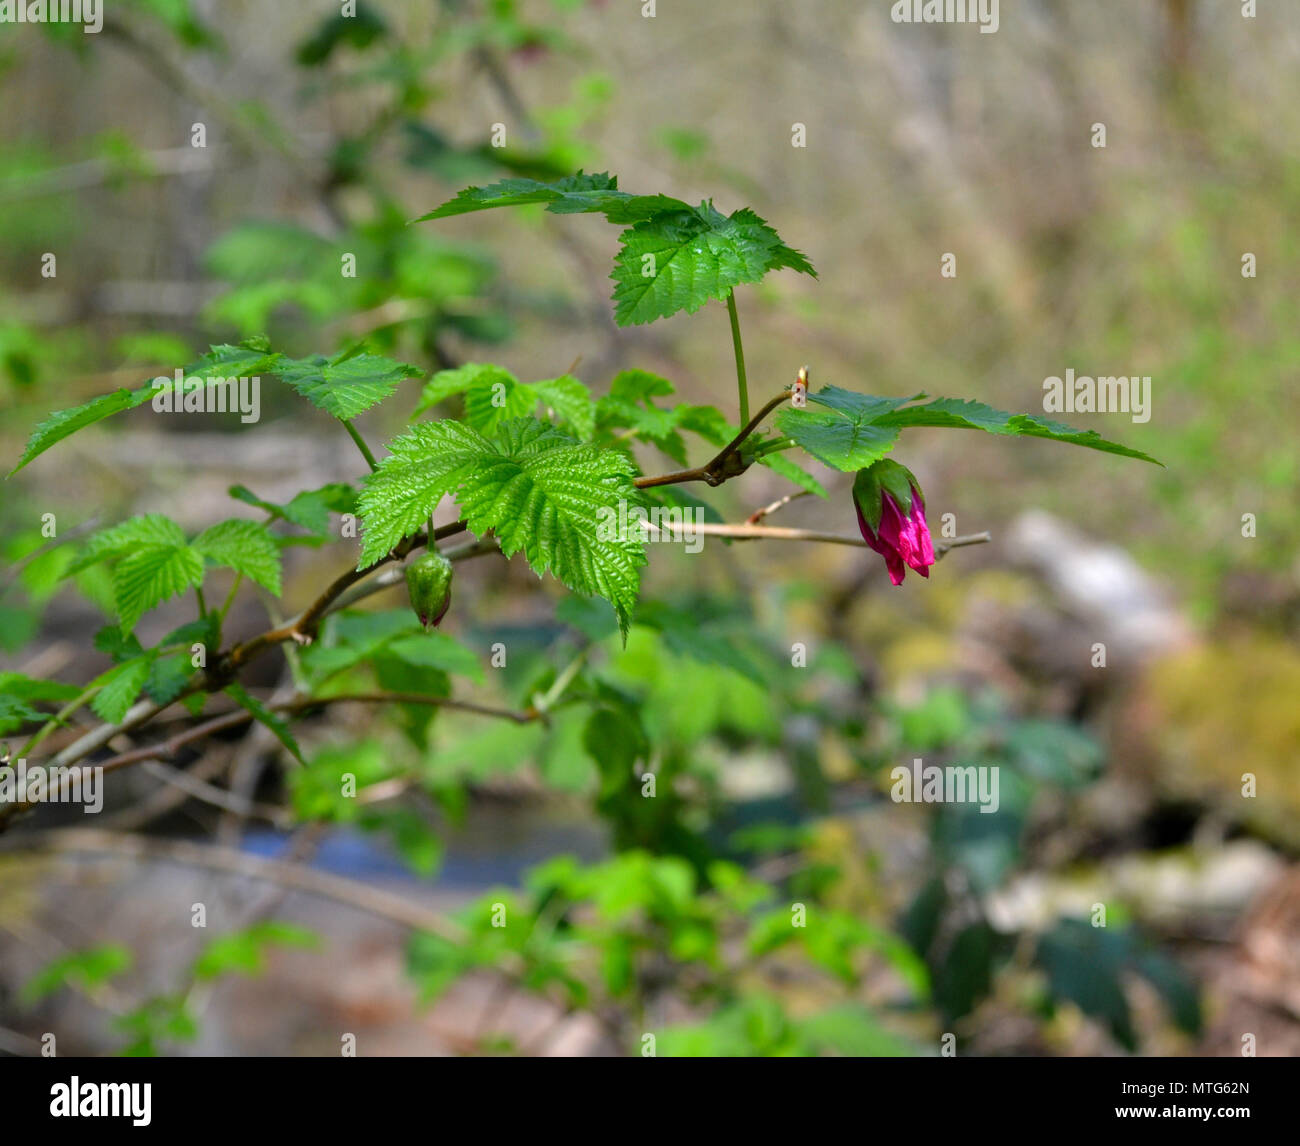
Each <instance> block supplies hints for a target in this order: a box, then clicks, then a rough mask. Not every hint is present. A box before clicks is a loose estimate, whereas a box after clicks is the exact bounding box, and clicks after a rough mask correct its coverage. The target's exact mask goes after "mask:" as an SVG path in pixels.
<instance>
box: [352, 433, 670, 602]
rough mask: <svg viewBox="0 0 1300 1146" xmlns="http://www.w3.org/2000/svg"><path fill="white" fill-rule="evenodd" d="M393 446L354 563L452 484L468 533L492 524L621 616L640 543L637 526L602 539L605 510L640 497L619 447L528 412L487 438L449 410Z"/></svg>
mask: <svg viewBox="0 0 1300 1146" xmlns="http://www.w3.org/2000/svg"><path fill="white" fill-rule="evenodd" d="M389 448H390V449H391V450H392V453H391V455H390V456H389V457H387V458H385V459H384V460H383V461H382V462H381V463H380V464H379V469H378V471H376V472H375V473H373V474H370V475H368V476H367V477H366V479H365V488H364V489H363V491H362V494H361V502H360V504H361V512H362V516H363V519H364V522H365V535H364V542H363V547H362V554H361V561H360V563H359V565H358V568H361V569H364V568H366V567H367V566H368V565H370V564H373V562H375V561H376V560H378V559H379V558H381V557H383V556H384V554H386V553H387V552H388V551H389V550H390V549H391V548H392V547H393V546H394V545H396V544H397V543H398V542H399V541H401V540H402V538H403V537H406V536H408V535H410V534H412V533H415V532H417V531H418V530H419V528H420V526H421V524H422V523H423V522H424V521H425V520H426V519H427V518H428V517H429V515H430V514H431V513H432V512H433V510H434V509H435V508H436V507H437V505H438V502H439V501H440V500H441V499H442V497H443V496H444V495H445V494H449V493H454V494H455V495H456V499H457V501H458V502H459V503H460V506H461V509H462V512H463V516H464V518H465V520H466V522H467V524H468V525H469V528H470V529H471V530H472V531H473V532H474V533H477V534H480V535H481V534H483V533H485V532H486V531H488V530H493V531H494V532H495V533H496V535H497V537H498V539H499V540H500V542H501V548H502V551H503V552H504V553H505V555H506V556H507V557H509V556H511V555H513V554H514V553H516V552H518V551H519V550H523V551H524V554H525V556H526V558H527V560H528V562H529V564H530V565H532V567H533V568H534V569H535V570H537V572H538V573H542V572H545V571H547V570H549V571H550V572H552V573H553V574H554V575H555V576H556V577H558V578H559V579H560V580H561V581H562V582H564V584H565V585H567V586H568V587H569V588H570V589H573V590H575V591H577V592H580V593H588V594H590V593H597V594H599V595H601V596H603V597H606V598H607V599H608V600H609V601H610V602H611V603H612V604H613V605H614V606H615V609H616V610H617V611H618V613H619V616H620V619H621V620H622V621H623V623H624V625H626V623H627V620H628V617H629V615H630V611H631V607H632V605H633V604H634V603H635V599H636V592H637V586H638V582H639V573H638V569H639V566H641V565H643V564H645V544H644V541H643V539H642V538H641V537H640V536H639V534H638V532H637V531H636V530H629V531H628V532H629V534H630V536H628V537H625V538H615V539H613V540H603V539H602V537H601V530H600V526H601V523H602V520H603V519H605V518H608V517H609V516H610V515H612V517H613V519H614V521H615V522H617V520H618V519H619V514H618V508H619V502H620V501H625V502H626V503H627V504H628V505H629V506H631V505H640V504H643V499H642V498H641V496H640V494H639V493H638V492H637V491H636V489H635V488H634V487H633V485H632V482H631V475H632V473H633V472H634V471H633V467H632V464H631V462H630V461H628V459H627V458H626V457H624V456H623V455H622V454H621V453H618V452H617V451H614V450H601V449H597V448H596V447H594V446H590V445H586V444H584V443H581V442H578V441H576V440H574V439H573V438H571V437H569V436H568V435H567V434H564V433H562V432H561V431H559V430H557V429H555V428H554V427H553V426H548V425H546V424H545V423H542V422H538V421H536V420H535V419H532V418H519V419H514V420H512V421H509V422H506V423H504V424H503V425H502V426H501V427H500V429H499V431H498V433H497V435H496V437H495V438H493V439H491V440H490V439H488V438H486V437H484V436H483V435H482V434H480V433H479V432H478V431H476V430H474V429H473V428H472V427H469V426H465V425H462V424H461V423H458V422H453V421H450V420H444V421H441V422H434V423H431V424H427V425H418V426H415V427H414V428H413V429H412V430H411V431H410V432H409V433H407V434H404V435H402V436H401V437H399V438H396V439H394V441H392V442H391V443H389ZM614 532H616V530H615V531H614Z"/></svg>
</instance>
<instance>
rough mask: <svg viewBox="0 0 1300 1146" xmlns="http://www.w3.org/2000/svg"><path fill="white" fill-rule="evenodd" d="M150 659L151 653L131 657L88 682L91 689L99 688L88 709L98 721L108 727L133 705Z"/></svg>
mask: <svg viewBox="0 0 1300 1146" xmlns="http://www.w3.org/2000/svg"><path fill="white" fill-rule="evenodd" d="M153 660H154V655H153V654H152V653H146V654H145V655H144V656H139V657H134V658H132V659H131V660H129V661H123V662H122V663H121V664H120V665H114V666H113V667H112V668H111V669H109V670H108V672H106V673H103V674H102V675H101V676H97V677H96V678H95V679H94V680H92V681H91V682H90V687H92V688H93V687H95V686H98V687H99V692H97V693H96V694H95V696H94V698H93V699H92V700H91V702H90V707H91V708H92V709H93V710H94V713H95V715H96V716H98V717H99V719H100V720H103V721H106V722H107V723H109V724H117V723H118V722H119V721H121V719H122V717H124V716H125V715H126V714H127V711H128V710H129V709H130V707H131V705H132V704H134V703H135V698H136V697H137V696H139V695H140V690H141V689H142V688H143V687H144V682H145V680H146V678H147V677H148V676H149V669H150V667H151V666H152V665H153Z"/></svg>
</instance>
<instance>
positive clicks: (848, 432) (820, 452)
mask: <svg viewBox="0 0 1300 1146" xmlns="http://www.w3.org/2000/svg"><path fill="white" fill-rule="evenodd" d="M808 398H809V400H810V401H812V402H814V403H816V404H817V405H818V406H819V407H821V408H819V409H814V408H809V407H804V408H802V409H795V408H794V407H787V408H786V409H784V410H782V411H781V412H780V413H779V414H778V415H777V416H776V426H777V429H778V430H780V431H781V432H782V433H783V434H785V435H786V437H788V438H790V439H791V440H793V441H794V442H795V443H797V444H798V445H799V446H800V447H801V448H802V449H804V450H806V451H807V452H808V453H810V454H812V456H813V457H815V458H816V459H817V460H818V461H819V462H823V463H825V464H826V465H828V466H831V467H832V468H834V469H837V470H843V471H845V472H846V473H852V472H853V471H854V470H861V469H865V468H866V467H867V466H869V465H871V463H872V462H877V461H879V460H880V459H881V458H883V457H884V456H885V455H886V454H887V453H889V451H890V450H892V449H893V448H894V445H895V443H896V442H897V441H898V430H897V429H895V428H892V427H885V426H877V425H876V424H875V423H876V421H877V420H878V419H879V418H880V417H881V416H882V415H884V414H887V413H889V412H890V411H891V410H894V409H896V408H897V407H899V406H901V405H902V404H903V403H904V402H910V401H912V399H911V398H879V397H876V396H875V395H871V394H856V393H854V392H853V391H851V390H842V389H840V387H838V386H827V387H825V389H823V390H820V391H819V392H818V393H816V394H809V395H808Z"/></svg>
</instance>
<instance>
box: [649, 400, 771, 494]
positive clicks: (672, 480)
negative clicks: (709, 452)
mask: <svg viewBox="0 0 1300 1146" xmlns="http://www.w3.org/2000/svg"><path fill="white" fill-rule="evenodd" d="M789 397H790V391H789V390H783V391H782V392H781V393H780V394H778V395H777V396H776V397H775V398H773V399H772V400H771V401H770V402H768V403H767V405H765V406H764V407H763V408H762V409H761V410H759V412H758V413H757V414H755V415H754V416H753V417H752V418H750V420H749V421H748V422H747V423H745V427H744V429H742V430H741V431H740V433H738V434H737V435H736V436H735V437H734V438H732V439H731V441H729V442H728V443H727V444H726V445H725V446H723V447H722V450H721V451H720V452H719V453H718V454H717V456H716V457H714V458H713V459H712V460H711V461H709V462H706V463H705V464H704V465H702V466H696V467H695V468H694V469H689V470H678V471H677V472H676V473H670V474H657V475H656V476H654V477H640V478H637V479H636V481H634V482H633V483H632V484H633V485H635V486H636V488H637V489H651V488H653V487H654V486H658V485H681V484H682V483H683V482H688V481H704V482H708V483H709V485H715V486H716V485H721V484H722V483H723V482H724V481H726V480H727V479H728V478H733V477H737V476H739V475H740V474H742V473H744V472H745V468H746V467H744V466H740V465H738V464H737V463H731V464H728V463H729V462H730V461H731V458H732V457H734V456H735V454H736V452H737V451H738V450H739V449H740V447H741V446H742V445H744V443H745V440H746V439H747V438H748V437H749V436H750V435H751V434H753V432H754V431H755V430H756V429H758V427H759V424H760V423H761V422H762V421H763V419H764V418H766V417H767V416H768V414H770V413H771V412H772V411H773V410H775V409H776V408H777V407H778V406H779V405H781V403H782V402H784V401H785V400H786V399H787V398H789Z"/></svg>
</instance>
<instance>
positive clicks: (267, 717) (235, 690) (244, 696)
mask: <svg viewBox="0 0 1300 1146" xmlns="http://www.w3.org/2000/svg"><path fill="white" fill-rule="evenodd" d="M225 691H226V694H227V695H228V696H230V697H233V698H234V700H235V702H236V703H237V704H239V706H240V707H241V708H245V709H247V710H248V711H249V712H251V713H252V714H253V719H254V720H256V721H257V722H258V723H259V724H264V725H266V727H267V728H268V729H269V730H270V732H271V735H272V736H274V737H275V738H276V739H277V740H278V741H279V742H280V743H281V744H283V745H284V746H285V748H287V749H288V750H289V752H290V754H291V755H292V756H293V758H294V759H295V760H297V761H298V763H299V764H304V763H306V761H304V760H303V758H302V750H301V749H300V748H299V747H298V741H296V740H295V739H294V738H293V733H292V732H290V731H289V725H288V724H286V723H285V721H284V720H282V719H281V718H280V717H279V716H277V715H276V714H275V713H274V712H272V711H271V710H270V709H269V708H267V707H266V705H265V704H263V703H262V702H261V701H260V700H258V699H257V697H255V696H252V695H250V694H249V693H248V692H247V691H246V690H245V688H244V686H243V685H241V684H232V685H228V686H227V687H226V690H225Z"/></svg>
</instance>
